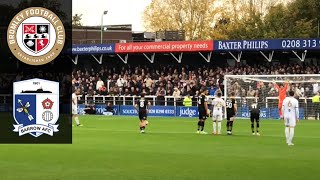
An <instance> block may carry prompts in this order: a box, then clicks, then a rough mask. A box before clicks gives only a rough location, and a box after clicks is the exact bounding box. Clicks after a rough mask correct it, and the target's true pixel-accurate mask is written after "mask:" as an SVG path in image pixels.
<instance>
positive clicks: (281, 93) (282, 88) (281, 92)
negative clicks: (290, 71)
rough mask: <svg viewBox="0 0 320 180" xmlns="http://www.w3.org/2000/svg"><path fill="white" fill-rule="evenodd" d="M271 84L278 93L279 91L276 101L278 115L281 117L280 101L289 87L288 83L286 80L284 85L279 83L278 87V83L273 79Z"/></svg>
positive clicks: (281, 101)
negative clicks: (277, 100) (277, 101)
mask: <svg viewBox="0 0 320 180" xmlns="http://www.w3.org/2000/svg"><path fill="white" fill-rule="evenodd" d="M273 85H274V87H275V88H276V89H277V91H278V93H279V103H278V109H279V115H280V117H282V110H281V109H282V103H283V100H284V99H285V98H286V97H287V91H288V88H289V83H288V82H286V83H285V84H284V85H283V84H281V85H280V87H279V86H278V84H277V83H276V82H274V81H273Z"/></svg>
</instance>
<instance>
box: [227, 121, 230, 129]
mask: <svg viewBox="0 0 320 180" xmlns="http://www.w3.org/2000/svg"><path fill="white" fill-rule="evenodd" d="M227 131H230V121H227Z"/></svg>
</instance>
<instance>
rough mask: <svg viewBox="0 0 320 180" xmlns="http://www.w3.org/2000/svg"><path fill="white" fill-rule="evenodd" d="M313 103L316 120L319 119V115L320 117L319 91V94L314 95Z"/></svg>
mask: <svg viewBox="0 0 320 180" xmlns="http://www.w3.org/2000/svg"><path fill="white" fill-rule="evenodd" d="M312 103H313V104H314V112H315V118H316V120H318V117H319V119H320V93H319V92H317V94H316V95H315V96H313V97H312Z"/></svg>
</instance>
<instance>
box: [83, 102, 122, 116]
mask: <svg viewBox="0 0 320 180" xmlns="http://www.w3.org/2000/svg"><path fill="white" fill-rule="evenodd" d="M106 107H107V106H106V105H95V108H96V111H97V112H96V114H100V115H101V114H103V112H105V111H106ZM84 109H85V105H84V104H79V105H78V114H84ZM113 111H114V113H115V115H117V114H118V111H119V107H118V106H113Z"/></svg>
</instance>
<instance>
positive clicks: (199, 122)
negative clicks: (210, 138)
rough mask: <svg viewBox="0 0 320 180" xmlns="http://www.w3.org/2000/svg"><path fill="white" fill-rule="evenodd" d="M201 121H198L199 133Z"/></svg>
mask: <svg viewBox="0 0 320 180" xmlns="http://www.w3.org/2000/svg"><path fill="white" fill-rule="evenodd" d="M200 127H201V121H198V131H200Z"/></svg>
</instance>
